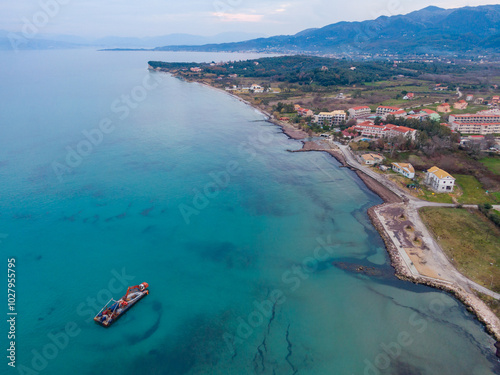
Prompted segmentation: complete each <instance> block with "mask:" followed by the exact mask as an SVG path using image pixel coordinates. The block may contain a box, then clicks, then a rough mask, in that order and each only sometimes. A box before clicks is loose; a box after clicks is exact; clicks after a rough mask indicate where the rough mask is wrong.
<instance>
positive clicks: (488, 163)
mask: <svg viewBox="0 0 500 375" xmlns="http://www.w3.org/2000/svg"><path fill="white" fill-rule="evenodd" d="M479 161H480V162H481V163H482V164H483V165H484V166H485V167H486V168H488V169H489V170H490V171H492V172H493V173H495V174H500V157H498V156H488V157H486V158H482V159H480V160H479Z"/></svg>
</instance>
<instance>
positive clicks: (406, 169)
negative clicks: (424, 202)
mask: <svg viewBox="0 0 500 375" xmlns="http://www.w3.org/2000/svg"><path fill="white" fill-rule="evenodd" d="M392 170H393V171H394V172H397V173H399V174H402V175H403V176H405V177H408V178H414V177H415V168H413V165H411V164H410V163H392Z"/></svg>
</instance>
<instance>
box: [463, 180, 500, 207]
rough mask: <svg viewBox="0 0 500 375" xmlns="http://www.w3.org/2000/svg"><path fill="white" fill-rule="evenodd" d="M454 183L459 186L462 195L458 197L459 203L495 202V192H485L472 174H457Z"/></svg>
mask: <svg viewBox="0 0 500 375" xmlns="http://www.w3.org/2000/svg"><path fill="white" fill-rule="evenodd" d="M454 177H455V178H456V184H458V185H459V186H460V189H461V190H462V195H460V196H459V197H458V202H459V203H464V204H479V203H492V204H494V203H497V202H498V200H497V196H496V195H495V194H487V193H486V191H485V190H484V189H483V187H482V186H481V183H480V182H479V181H478V180H477V179H476V178H475V177H474V176H467V175H461V174H457V175H454Z"/></svg>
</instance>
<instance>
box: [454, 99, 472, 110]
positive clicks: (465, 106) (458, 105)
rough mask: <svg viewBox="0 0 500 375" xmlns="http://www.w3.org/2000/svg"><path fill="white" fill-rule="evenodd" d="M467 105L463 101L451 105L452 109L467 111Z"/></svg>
mask: <svg viewBox="0 0 500 375" xmlns="http://www.w3.org/2000/svg"><path fill="white" fill-rule="evenodd" d="M468 105H469V103H467V102H466V101H465V100H463V99H462V100H459V101H458V102H455V103H453V108H455V109H459V110H463V109H467V106H468Z"/></svg>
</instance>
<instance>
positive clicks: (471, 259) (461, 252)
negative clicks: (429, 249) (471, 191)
mask: <svg viewBox="0 0 500 375" xmlns="http://www.w3.org/2000/svg"><path fill="white" fill-rule="evenodd" d="M420 216H421V217H422V220H423V221H424V223H425V224H426V225H427V227H428V228H429V229H430V230H431V231H432V232H433V234H434V236H435V237H436V239H437V240H438V242H439V244H440V245H441V247H442V248H443V250H444V251H445V253H446V254H447V256H448V258H449V259H450V260H451V261H452V263H453V264H454V265H455V267H456V268H457V269H458V270H459V271H460V272H462V273H463V274H464V275H466V276H467V277H469V278H470V279H471V280H473V281H475V282H477V283H478V284H481V285H483V286H485V287H487V288H488V289H491V290H493V291H495V292H497V293H498V292H500V229H498V228H497V227H495V225H494V224H493V223H491V222H490V221H489V220H488V219H487V218H485V217H484V216H483V215H482V214H481V213H480V212H478V211H477V210H466V209H457V208H444V207H425V208H422V209H421V210H420Z"/></svg>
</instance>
